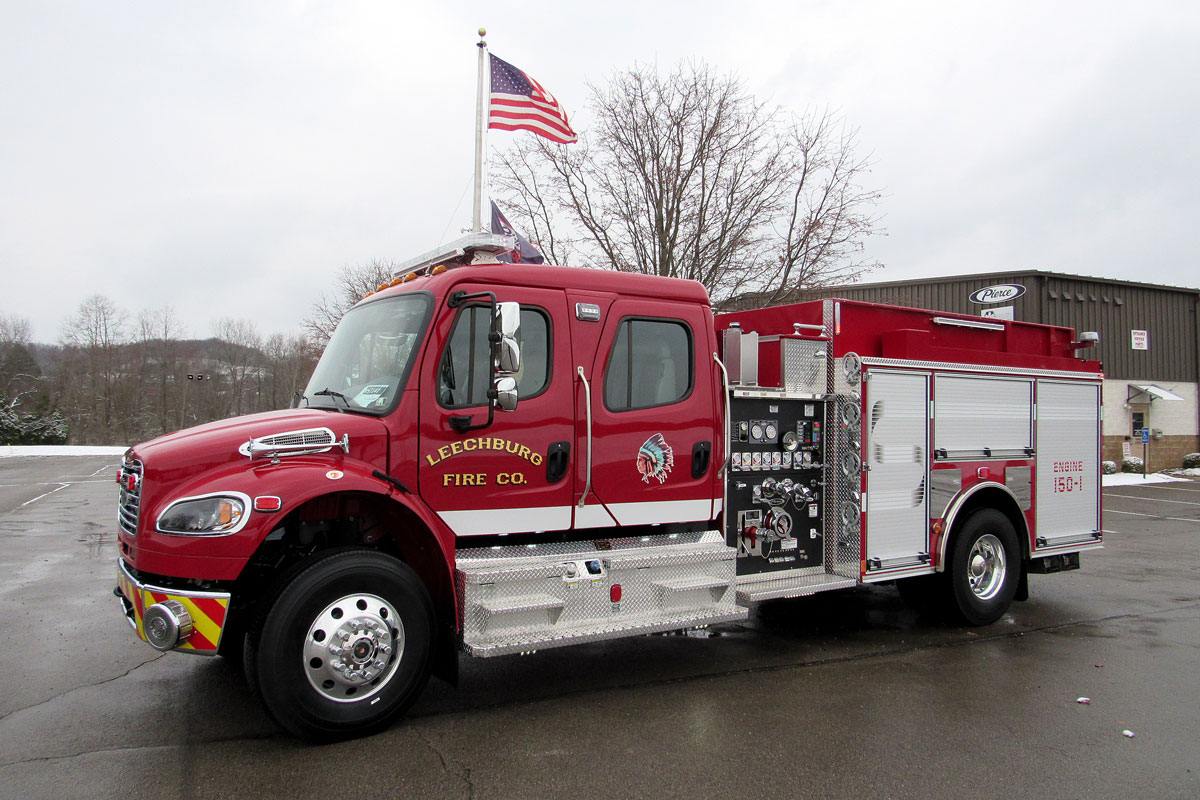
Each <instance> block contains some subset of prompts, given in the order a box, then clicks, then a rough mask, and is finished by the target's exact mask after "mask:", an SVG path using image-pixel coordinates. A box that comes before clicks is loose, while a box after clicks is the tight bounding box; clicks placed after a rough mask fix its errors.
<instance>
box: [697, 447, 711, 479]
mask: <svg viewBox="0 0 1200 800" xmlns="http://www.w3.org/2000/svg"><path fill="white" fill-rule="evenodd" d="M711 458H712V442H696V443H695V444H694V445H692V478H693V479H697V478H702V477H704V473H706V472H708V462H709V460H710V459H711Z"/></svg>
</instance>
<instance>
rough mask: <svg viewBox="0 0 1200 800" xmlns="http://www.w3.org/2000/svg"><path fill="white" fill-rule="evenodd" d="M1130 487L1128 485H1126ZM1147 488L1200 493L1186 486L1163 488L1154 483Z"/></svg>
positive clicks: (1198, 490) (1159, 484)
mask: <svg viewBox="0 0 1200 800" xmlns="http://www.w3.org/2000/svg"><path fill="white" fill-rule="evenodd" d="M1126 485H1128V484H1126ZM1146 488H1148V489H1170V490H1171V491H1173V492H1200V489H1188V488H1187V487H1185V486H1163V485H1162V484H1161V483H1152V484H1150V485H1149V486H1147V487H1146Z"/></svg>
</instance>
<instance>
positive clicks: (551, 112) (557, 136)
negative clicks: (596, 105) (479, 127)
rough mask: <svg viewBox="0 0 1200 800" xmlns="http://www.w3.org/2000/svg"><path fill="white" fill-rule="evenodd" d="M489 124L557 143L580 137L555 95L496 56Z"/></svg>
mask: <svg viewBox="0 0 1200 800" xmlns="http://www.w3.org/2000/svg"><path fill="white" fill-rule="evenodd" d="M488 127H489V128H499V129H500V130H503V131H515V130H525V131H533V132H534V133H536V134H537V135H539V136H544V137H546V138H547V139H549V140H550V141H552V142H558V143H559V144H571V143H572V142H576V141H578V140H579V137H577V136H576V135H575V131H573V130H571V123H569V122H567V113H566V112H565V111H563V110H562V106H560V105H559V104H558V101H557V100H555V99H554V95H552V94H550V93H549V92H547V91H546V90H545V89H544V88H543V87H542V85H541V84H540V83H538V82H537V81H535V80H534V79H533V78H531V77H529V76H528V75H526V74H525V73H524V72H522V71H521V70H519V69H517V68H516V67H514V66H513V65H512V64H509V63H508V62H507V61H504V60H502V59H499V58H496V57H495V56H492V94H491V103H490V105H489V110H488Z"/></svg>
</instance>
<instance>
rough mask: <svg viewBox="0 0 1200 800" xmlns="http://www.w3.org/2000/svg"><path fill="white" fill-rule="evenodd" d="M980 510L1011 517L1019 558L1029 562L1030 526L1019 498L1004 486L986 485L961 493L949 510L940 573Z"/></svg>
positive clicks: (939, 550) (940, 551)
mask: <svg viewBox="0 0 1200 800" xmlns="http://www.w3.org/2000/svg"><path fill="white" fill-rule="evenodd" d="M981 508H994V509H995V510H997V511H999V512H1000V513H1002V514H1004V516H1006V517H1008V519H1009V522H1011V523H1012V526H1013V530H1014V531H1016V533H1017V544H1018V546H1019V547H1020V548H1021V553H1020V557H1021V558H1022V559H1026V558H1029V525H1028V522H1027V520H1026V519H1025V514H1024V513H1022V511H1021V504H1020V502H1019V501H1018V500H1017V497H1016V495H1014V494H1013V492H1012V490H1011V489H1009V488H1008V487H1007V486H1005V485H1004V484H1002V483H996V482H995V481H983V482H981V483H976V484H974V485H973V486H970V487H968V488H966V489H964V490H963V491H961V492H959V494H958V495H957V496H956V497H955V498H954V499H953V500H952V501H950V504H949V505H948V506H947V507H946V517H945V519H944V521H943V524H942V530H943V531H944V534H943V535H942V536H941V537H940V539H939V541H938V548H937V555H938V558H937V571H938V572H943V571H945V569H946V555H947V554H948V553H949V545H950V542H951V540H953V539H954V537H955V536H957V535H958V531H959V529H960V528H961V527H962V524H963V523H964V522H966V520H967V519H968V518H969V517H970V516H971V513H972V512H974V511H977V510H979V509H981Z"/></svg>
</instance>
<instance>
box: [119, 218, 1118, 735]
mask: <svg viewBox="0 0 1200 800" xmlns="http://www.w3.org/2000/svg"><path fill="white" fill-rule="evenodd" d="M511 249H512V242H511V240H510V239H509V238H508V237H502V236H493V235H490V234H475V235H472V236H470V237H466V238H465V239H463V240H461V241H459V242H457V243H455V245H453V246H452V247H450V248H449V249H447V250H444V251H441V252H433V253H429V254H426V255H425V256H422V257H420V258H418V259H414V260H413V261H412V262H410V263H409V264H407V265H405V266H404V267H403V268H402V269H400V270H399V271H398V272H397V274H396V277H395V279H394V280H392V281H391V282H390V283H388V284H386V285H383V286H381V287H380V288H379V290H378V291H377V292H374V293H372V294H371V295H369V296H368V297H367V298H365V299H364V300H363V301H362V302H360V303H359V304H358V305H356V306H355V307H354V308H353V309H352V310H351V311H350V312H349V313H348V314H347V315H346V316H345V318H344V319H343V320H342V321H341V324H340V325H339V326H338V328H337V330H336V332H335V333H334V334H333V337H332V338H331V340H330V342H329V344H328V347H327V348H326V350H325V352H324V354H323V355H322V357H321V359H320V362H319V363H318V365H317V367H316V370H315V371H314V373H313V376H312V379H311V381H310V382H309V384H308V387H307V389H306V391H305V394H304V398H303V401H302V403H300V407H298V408H293V409H289V410H284V411H278V412H271V413H267V414H258V415H254V416H247V417H239V418H235V419H230V420H225V421H221V422H216V423H211V424H207V425H202V426H199V427H196V428H192V429H189V430H184V431H179V432H176V433H172V434H169V435H167V436H163V437H160V438H158V439H154V440H152V441H149V442H145V443H142V444H138V445H136V446H134V447H132V448H130V449H129V451H128V452H127V453H126V455H125V457H124V460H123V464H122V467H121V470H120V472H119V474H118V480H119V482H120V486H121V488H120V499H119V513H118V523H119V528H120V530H119V542H120V550H121V555H120V560H119V564H118V587H117V589H116V594H117V596H118V597H119V598H120V600H121V603H122V606H123V611H124V613H125V615H126V616H127V617H128V619H129V622H130V624H131V625H132V626H133V628H134V630H135V631H136V632H137V635H138V636H139V637H140V638H142V639H143V640H145V641H146V642H148V643H149V644H150V645H152V646H154V647H156V648H158V649H160V650H178V651H180V652H186V653H193V654H200V655H216V654H221V655H224V656H226V657H231V658H240V659H241V660H242V662H243V664H244V667H245V671H246V676H247V679H248V681H249V683H250V686H251V687H252V689H253V690H254V691H256V692H257V693H258V694H259V696H260V697H261V699H262V700H263V702H264V704H265V706H266V708H267V709H268V711H269V712H270V713H271V715H272V716H273V717H274V718H275V719H276V720H277V721H278V722H279V723H280V724H281V725H282V726H283V727H284V728H286V729H287V730H289V731H291V732H292V733H294V734H297V735H299V736H302V737H305V738H309V739H332V738H340V737H346V736H353V735H361V734H364V733H369V732H372V731H375V730H378V729H380V728H381V727H383V726H386V725H388V724H389V723H390V722H392V721H393V720H394V719H395V718H396V717H397V716H398V715H399V714H401V713H402V712H403V711H404V709H405V708H406V707H407V706H408V704H409V703H411V702H412V700H413V699H414V698H415V696H416V695H417V694H418V693H419V692H420V691H421V689H422V687H423V686H424V683H425V681H426V679H427V678H428V676H429V675H430V674H431V672H432V673H436V674H438V675H440V676H443V677H447V678H448V679H451V680H453V679H454V676H455V675H456V669H457V658H458V654H459V653H460V652H463V651H465V652H466V653H468V654H471V655H474V656H483V657H487V656H499V655H504V654H510V653H521V652H527V651H532V650H536V649H540V648H548V647H559V646H563V645H569V644H573V643H577V642H589V641H597V640H603V639H610V638H616V637H621V636H633V635H639V634H646V633H653V632H661V631H669V630H679V629H687V628H693V627H698V626H705V625H711V624H716V623H722V622H729V621H734V620H739V619H743V618H745V617H746V615H747V614H748V610H749V609H750V608H752V607H753V606H755V605H756V604H757V603H760V602H763V601H767V600H772V599H777V598H786V597H798V596H803V595H810V594H813V593H816V592H821V591H826V590H834V589H839V588H843V587H850V586H854V585H856V584H860V583H876V582H887V581H896V582H897V585H898V587H899V588H900V590H901V593H902V594H903V595H904V596H905V598H906V599H908V600H911V601H913V602H917V603H921V604H927V605H930V606H936V607H939V608H942V609H944V610H946V611H949V612H950V613H952V614H954V615H956V616H957V617H958V618H960V619H961V620H963V621H965V622H967V623H969V624H976V625H982V624H988V623H990V622H993V621H995V620H996V619H998V618H999V617H1000V616H1001V615H1003V614H1004V613H1005V612H1006V610H1007V609H1008V607H1009V604H1010V603H1011V601H1012V600H1014V599H1018V600H1020V599H1024V598H1025V597H1026V596H1027V591H1028V590H1027V577H1028V575H1029V574H1031V573H1047V572H1057V571H1061V570H1067V569H1075V568H1078V566H1079V554H1080V552H1081V551H1083V550H1087V549H1092V548H1097V547H1100V546H1101V524H1100V486H1099V442H1100V389H1101V378H1102V375H1101V372H1100V365H1099V363H1097V362H1094V361H1085V360H1082V359H1081V358H1080V357H1079V355H1078V353H1079V351H1080V350H1081V349H1084V348H1087V347H1089V346H1091V345H1092V344H1094V343H1095V340H1096V336H1095V334H1082V335H1081V336H1080V337H1079V338H1078V339H1076V338H1075V336H1074V335H1073V333H1072V331H1070V330H1069V329H1066V328H1058V327H1050V326H1045V325H1034V324H1028V323H1022V322H1013V321H1004V320H984V319H980V318H977V317H968V316H962V315H955V314H944V313H938V312H931V311H921V310H916V309H909V308H898V307H892V306H880V305H872V304H867V303H860V302H851V301H846V300H838V299H826V300H818V301H813V302H807V303H800V304H795V305H788V306H779V307H772V308H764V309H759V310H751V311H741V312H737V313H729V314H717V315H714V313H713V310H712V308H711V307H710V304H709V299H708V296H707V294H706V292H705V290H704V288H703V287H702V286H701V285H700V284H698V283H695V282H690V281H683V280H675V279H669V278H658V277H652V276H645V275H634V274H628V273H620V272H612V271H601V270H591V269H576V268H568V267H548V266H529V265H520V264H516V265H514V264H500V263H497V262H496V258H495V257H496V254H498V253H502V252H505V251H509V250H511Z"/></svg>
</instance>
